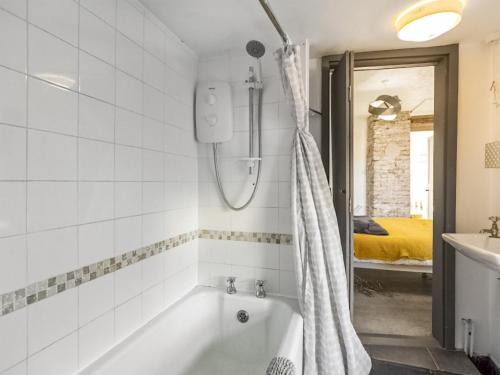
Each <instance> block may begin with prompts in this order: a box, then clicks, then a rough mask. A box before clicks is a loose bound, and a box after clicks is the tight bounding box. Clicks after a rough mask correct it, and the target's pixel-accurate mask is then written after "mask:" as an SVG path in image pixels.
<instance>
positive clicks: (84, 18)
mask: <svg viewBox="0 0 500 375" xmlns="http://www.w3.org/2000/svg"><path fill="white" fill-rule="evenodd" d="M80 48H81V49H83V50H85V51H86V52H88V53H90V54H91V55H94V56H96V57H99V58H100V59H103V60H104V61H106V62H107V63H108V64H112V65H114V63H115V30H114V29H113V28H112V27H111V26H109V25H108V24H106V22H104V21H103V20H101V19H99V18H98V17H96V16H95V15H94V14H92V13H91V12H89V11H87V10H85V9H84V8H82V9H81V10H80Z"/></svg>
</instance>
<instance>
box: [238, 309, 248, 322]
mask: <svg viewBox="0 0 500 375" xmlns="http://www.w3.org/2000/svg"><path fill="white" fill-rule="evenodd" d="M236 318H237V319H238V321H240V322H241V323H246V322H248V319H249V318H250V315H248V313H247V312H246V311H245V310H240V311H238V312H237V313H236Z"/></svg>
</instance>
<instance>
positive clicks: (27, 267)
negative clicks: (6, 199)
mask: <svg viewBox="0 0 500 375" xmlns="http://www.w3.org/2000/svg"><path fill="white" fill-rule="evenodd" d="M25 6H26V20H25V22H26V41H25V42H26V60H25V62H24V64H25V65H24V66H25V74H26V76H25V77H26V78H25V80H26V131H25V135H26V142H25V144H26V160H25V162H26V163H25V164H26V165H25V173H26V175H25V176H24V178H25V180H26V182H25V185H26V186H25V189H26V190H25V191H26V197H25V210H26V211H25V214H26V217H25V224H26V226H25V232H26V233H28V217H29V216H28V181H27V179H28V156H29V155H28V135H29V133H28V128H29V100H28V98H29V78H28V66H29V61H30V56H29V38H30V34H29V24H28V15H29V14H28V13H29V6H28V0H25ZM24 245H25V252H26V253H25V254H26V259H25V261H26V281H28V279H29V262H28V259H29V253H28V235H27V234H24ZM2 309H3V305H2ZM29 342H30V339H29V310H26V346H25V350H26V356H27V355H28V353H29ZM25 360H26V374H27V373H28V371H29V362H28V360H27V359H25Z"/></svg>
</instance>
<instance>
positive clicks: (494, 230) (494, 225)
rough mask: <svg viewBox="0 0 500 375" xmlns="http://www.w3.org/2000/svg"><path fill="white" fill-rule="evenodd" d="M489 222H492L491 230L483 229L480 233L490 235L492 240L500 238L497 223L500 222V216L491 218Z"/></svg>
mask: <svg viewBox="0 0 500 375" xmlns="http://www.w3.org/2000/svg"><path fill="white" fill-rule="evenodd" d="M489 220H491V228H490V229H482V230H481V232H480V233H489V234H490V237H491V238H500V237H499V236H498V224H497V222H498V221H499V220H500V216H490V217H489Z"/></svg>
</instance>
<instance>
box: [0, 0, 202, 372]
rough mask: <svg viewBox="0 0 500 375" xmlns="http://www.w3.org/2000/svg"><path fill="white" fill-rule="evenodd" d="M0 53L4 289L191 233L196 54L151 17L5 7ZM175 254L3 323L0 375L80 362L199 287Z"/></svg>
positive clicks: (89, 0) (38, 5) (192, 262)
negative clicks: (170, 185)
mask: <svg viewBox="0 0 500 375" xmlns="http://www.w3.org/2000/svg"><path fill="white" fill-rule="evenodd" d="M27 10H28V11H27ZM27 15H29V16H27ZM27 17H28V19H27ZM0 47H1V48H2V51H3V53H2V54H1V55H0V224H1V225H0V256H1V257H2V262H0V293H4V292H8V291H11V290H14V289H17V288H20V287H24V286H26V285H27V284H28V283H31V282H36V281H39V280H42V279H45V278H47V277H50V276H54V275H56V274H60V273H63V272H66V271H70V270H72V269H75V268H76V267H80V266H83V265H86V264H89V263H91V262H95V261H98V260H102V259H104V258H107V257H110V256H113V255H114V254H120V253H122V252H125V251H128V250H132V249H135V248H138V247H140V246H143V245H148V244H150V243H151V242H154V241H158V240H163V239H165V238H167V237H168V236H172V235H176V234H179V233H181V232H186V231H190V230H193V229H196V228H197V226H198V222H197V206H198V199H197V148H196V143H195V139H194V132H193V120H192V108H193V103H192V93H193V88H194V84H195V82H196V75H197V71H196V66H197V57H196V56H195V54H194V53H193V52H192V51H191V50H189V49H188V48H187V47H186V46H185V45H183V44H182V43H181V42H180V41H179V40H178V39H177V38H176V37H175V36H174V35H173V34H172V33H171V32H170V31H168V30H167V29H166V27H165V26H164V25H162V24H161V23H160V22H159V21H157V20H156V19H155V18H154V16H152V15H151V14H150V13H149V11H147V10H145V9H144V8H143V7H142V6H141V5H140V3H139V2H137V1H136V0H117V1H116V0H81V1H80V2H78V1H73V0H27V1H17V0H15V1H13V0H1V1H0ZM167 49H168V50H169V53H168V54H167V53H166V51H167ZM172 129H175V134H176V135H177V136H179V142H177V143H175V147H174V146H172V143H170V142H167V141H166V139H165V138H166V137H168V136H169V135H170V134H172V133H170V131H171V130H172ZM178 144H181V146H182V147H180V148H179V147H177V145H178ZM166 172H167V173H166ZM172 181H176V183H177V184H178V185H179V186H181V187H182V189H168V188H167V186H168V185H167V184H166V182H168V183H170V182H172ZM178 221H181V223H178ZM184 250H185V252H184V253H183V254H182V255H179V256H178V257H176V256H175V254H174V255H173V256H172V257H170V258H169V257H166V256H163V255H160V256H157V257H153V258H150V259H148V261H147V262H144V264H141V263H138V264H136V265H134V266H131V267H127V268H125V269H122V270H120V271H119V272H116V273H114V274H111V275H107V276H104V277H102V278H99V279H97V280H94V281H92V282H89V283H85V284H83V285H81V286H80V287H78V288H74V289H71V290H68V291H65V292H64V293H61V294H58V295H56V296H52V297H50V298H47V299H45V300H42V301H40V302H38V303H35V304H33V305H30V306H29V307H27V308H24V309H21V310H19V311H16V312H14V313H11V314H8V315H5V316H3V317H0V337H1V339H0V352H1V353H2V355H1V356H0V374H2V375H6V374H9V375H14V374H23V375H27V374H33V375H34V374H36V375H39V374H58V375H64V374H69V373H73V372H74V371H75V370H77V369H78V368H81V367H83V366H85V365H86V364H88V363H89V362H90V361H92V360H93V359H95V358H96V356H98V355H100V354H101V353H102V352H103V351H105V350H106V349H107V348H109V347H110V346H111V345H113V344H114V343H116V342H117V341H119V340H120V339H122V338H123V337H125V336H126V335H127V334H129V333H130V332H132V331H133V330H134V329H136V328H137V327H139V326H141V325H142V324H144V323H145V322H147V321H148V320H149V319H151V318H152V317H154V315H155V314H157V313H158V312H159V311H161V310H162V309H164V308H165V307H166V306H167V304H169V303H172V302H173V301H175V299H176V298H179V297H181V296H182V294H184V293H185V292H186V291H188V290H189V289H191V288H192V287H193V286H194V285H195V284H196V282H197V261H198V257H197V241H194V242H192V243H190V244H187V245H185V248H184ZM173 262H174V263H173ZM167 267H168V269H169V272H166V270H165V269H166V268H167Z"/></svg>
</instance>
